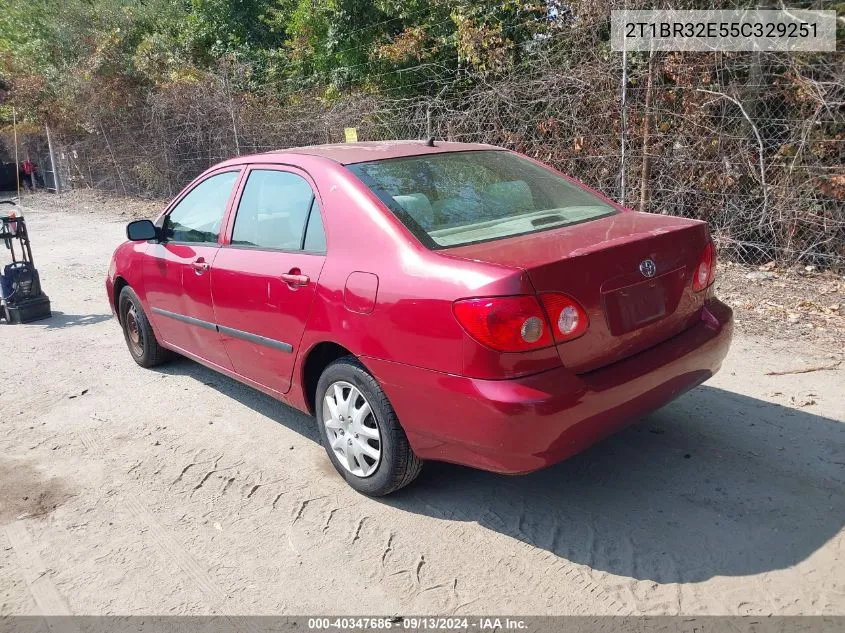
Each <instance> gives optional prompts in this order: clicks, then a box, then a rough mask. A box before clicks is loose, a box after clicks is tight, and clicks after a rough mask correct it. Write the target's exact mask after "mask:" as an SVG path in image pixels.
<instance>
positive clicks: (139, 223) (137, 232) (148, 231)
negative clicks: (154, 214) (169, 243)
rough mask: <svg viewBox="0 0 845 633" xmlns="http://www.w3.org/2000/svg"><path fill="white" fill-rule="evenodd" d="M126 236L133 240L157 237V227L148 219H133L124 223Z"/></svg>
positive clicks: (141, 240)
mask: <svg viewBox="0 0 845 633" xmlns="http://www.w3.org/2000/svg"><path fill="white" fill-rule="evenodd" d="M126 237H127V238H128V239H130V240H132V241H133V242H146V241H147V240H155V239H158V229H156V227H155V224H153V223H152V222H150V221H149V220H133V221H132V222H130V223H129V224H127V225H126Z"/></svg>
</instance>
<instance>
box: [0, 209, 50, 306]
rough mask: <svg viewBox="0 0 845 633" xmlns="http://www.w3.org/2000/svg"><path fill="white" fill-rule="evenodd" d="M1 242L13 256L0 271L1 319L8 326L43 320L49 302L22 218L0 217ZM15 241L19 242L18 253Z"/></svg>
mask: <svg viewBox="0 0 845 633" xmlns="http://www.w3.org/2000/svg"><path fill="white" fill-rule="evenodd" d="M3 202H8V203H9V204H11V202H9V201H5V200H4V201H3ZM0 240H2V242H3V244H4V245H5V246H6V248H7V249H9V251H11V254H12V263H11V264H7V265H5V266H4V267H3V269H2V271H0V302H2V305H0V318H5V319H6V322H7V323H28V322H30V321H37V320H38V319H46V318H47V317H49V316H50V299H49V298H48V297H47V295H46V294H44V292H43V291H42V290H41V280H40V279H39V277H38V271H37V270H36V269H35V264H34V263H33V261H32V248H31V247H30V245H29V235H28V234H27V232H26V221H25V220H24V219H23V217H22V216H17V215H16V214H15V213H14V212H12V213H10V214H9V215H0ZM15 242H17V243H18V249H17V251H16V250H15Z"/></svg>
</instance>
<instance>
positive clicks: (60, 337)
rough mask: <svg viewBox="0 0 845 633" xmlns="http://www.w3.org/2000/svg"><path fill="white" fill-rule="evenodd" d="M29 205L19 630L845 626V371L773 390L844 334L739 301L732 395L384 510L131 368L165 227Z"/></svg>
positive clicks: (7, 515) (254, 408) (9, 487)
mask: <svg viewBox="0 0 845 633" xmlns="http://www.w3.org/2000/svg"><path fill="white" fill-rule="evenodd" d="M28 204H29V205H30V207H31V209H29V210H28V211H27V217H28V220H29V226H30V233H31V236H32V240H33V248H34V252H35V259H36V262H37V263H38V267H39V270H40V272H41V276H42V281H43V284H44V287H45V289H46V291H47V292H48V293H49V295H50V298H51V300H52V304H53V310H54V316H53V317H52V318H51V319H49V320H46V321H43V322H40V323H33V324H28V325H25V326H14V327H13V326H7V325H2V326H0V353H2V355H3V356H2V357H3V361H4V363H3V364H4V369H5V371H4V372H3V381H2V382H0V615H5V614H35V613H54V614H68V613H71V614H210V613H225V614H259V613H260V614H280V613H290V614H315V613H324V614H332V613H347V614H391V615H393V614H412V613H417V614H419V613H438V614H446V613H455V614H470V613H474V614H761V615H762V614H845V565H843V563H845V539H844V538H843V534H845V532H843V523H845V496H843V494H842V492H843V484H845V425H843V420H845V399H843V398H842V385H843V380H842V377H843V367H842V366H840V367H838V368H833V369H816V370H814V371H807V372H806V373H787V374H784V375H769V373H770V372H784V371H786V372H794V371H796V370H812V369H814V368H818V367H829V366H831V365H834V364H835V363H836V362H837V361H838V360H839V359H840V357H841V354H842V351H841V350H842V347H841V345H837V343H836V341H837V340H838V339H837V338H836V336H837V334H841V332H839V333H837V332H835V330H836V329H837V328H841V322H838V321H835V319H837V318H839V317H838V314H839V313H837V314H834V312H837V311H834V310H832V309H831V312H830V313H824V312H822V314H826V315H827V316H829V317H830V319H827V320H824V323H830V324H831V325H825V326H824V329H830V330H834V334H831V335H830V336H826V335H825V336H818V335H816V334H811V335H801V336H800V337H798V338H795V337H792V335H791V334H789V335H787V334H783V333H781V332H780V329H782V328H781V327H780V326H777V325H773V326H772V327H768V326H766V327H764V326H763V325H761V324H763V323H768V321H767V320H766V319H758V318H757V317H755V314H756V312H755V309H754V308H753V307H750V308H746V307H744V306H745V304H743V305H742V306H740V312H739V316H740V328H741V329H740V332H739V334H738V335H737V337H736V339H735V342H734V345H733V348H732V351H731V353H730V355H729V357H728V359H727V361H726V363H725V366H724V368H723V370H722V372H721V373H720V374H719V375H718V376H716V377H715V378H713V379H712V380H710V381H709V382H708V383H707V384H706V385H704V386H702V387H700V388H698V389H696V390H694V391H692V392H691V393H689V394H687V395H685V396H684V397H682V398H681V399H680V400H678V401H677V402H675V403H673V404H672V405H670V406H667V407H665V408H664V409H662V410H661V411H659V412H657V413H655V414H653V415H651V416H649V417H648V418H647V419H645V420H644V421H642V422H641V423H640V424H638V425H635V426H633V427H631V428H630V429H628V430H626V431H623V432H622V433H619V434H618V435H616V436H614V437H612V438H610V439H608V440H606V441H604V442H602V443H601V444H599V445H597V446H595V447H593V448H592V449H590V450H589V451H587V452H585V453H583V454H581V455H579V456H577V457H575V458H573V459H571V460H569V461H567V462H564V463H562V464H559V465H557V466H555V467H552V468H549V469H546V470H544V471H541V472H538V473H535V474H533V475H529V476H524V477H504V476H497V475H492V474H488V473H482V472H477V471H473V470H470V469H467V468H461V467H457V466H451V465H447V464H434V463H432V464H428V465H427V466H426V468H425V469H424V471H423V474H422V476H421V477H420V479H419V480H417V482H416V483H415V484H414V485H413V486H411V487H410V488H408V489H405V490H404V491H402V492H400V493H398V494H396V495H393V496H391V497H389V498H386V499H382V500H373V499H368V498H366V497H363V496H361V495H358V494H356V493H355V492H353V491H352V490H351V489H350V488H348V487H347V486H346V485H345V484H344V483H343V482H342V481H341V480H340V478H339V477H338V476H336V474H335V473H334V471H333V469H332V467H331V465H330V463H329V461H328V459H327V457H326V455H325V453H324V451H323V449H322V448H321V447H320V446H319V445H318V443H317V435H316V432H315V429H314V424H313V421H312V420H311V419H310V418H308V417H306V416H305V415H302V414H300V413H297V412H295V411H293V410H291V409H289V408H287V407H285V406H284V405H282V404H280V403H278V402H276V401H274V400H273V399H271V398H269V397H267V396H264V395H263V394H260V393H258V392H256V391H253V390H252V389H249V388H247V387H244V386H242V385H240V384H238V383H236V382H234V381H232V380H230V379H228V378H225V377H223V376H221V375H218V374H215V373H214V372H212V371H210V370H207V369H205V368H203V367H202V366H200V365H197V364H195V363H192V362H190V361H187V360H177V361H175V362H173V363H171V364H169V365H166V366H163V367H161V368H158V369H156V370H144V369H141V368H140V367H138V366H137V365H135V363H134V362H132V360H131V358H130V357H129V354H128V352H127V351H126V349H125V346H124V342H123V340H122V337H121V333H120V330H119V328H118V325H117V323H116V321H115V320H114V319H112V317H111V315H110V313H109V309H108V305H107V302H106V298H105V296H104V287H103V279H104V277H105V274H106V268H107V266H108V261H109V257H110V255H111V252H112V250H113V248H114V247H115V246H116V245H117V244H118V243H119V242H120V241H121V239H122V238H123V235H124V229H123V224H124V222H125V221H126V219H127V218H128V217H135V216H138V215H145V214H150V212H151V211H152V210H154V209H155V208H157V205H147V204H146V203H137V202H136V203H134V204H135V205H136V206H135V207H131V205H129V203H123V202H119V201H115V200H111V199H107V198H94V197H91V196H87V197H86V196H84V195H78V194H72V195H70V196H63V197H60V198H55V197H54V198H47V197H46V196H43V195H40V196H35V197H32V198H30V199H29V200H28ZM86 206H87V207H88V208H85V207H86ZM121 213H123V214H124V215H121ZM748 272H750V271H746V272H738V273H736V274H734V273H733V272H731V273H729V274H728V275H727V279H728V280H731V279H733V281H732V282H731V283H734V284H735V285H736V287H735V288H734V289H733V290H731V291H729V292H728V294H729V295H731V296H732V301H734V302H737V301H741V300H742V299H743V297H738V295H739V293H740V290H741V286H742V285H743V282H742V279H743V278H742V277H741V276H740V275H744V274H747V273H748ZM775 274H776V275H777V276H778V278H770V279H767V280H764V281H759V282H757V281H755V282H754V283H755V284H757V283H759V284H761V285H762V284H764V283H772V282H775V281H777V282H781V281H783V283H785V284H788V283H791V282H790V281H789V279H786V280H784V279H781V278H780V276H781V273H780V272H777V271H775ZM783 276H784V277H787V275H786V274H785V273H784V274H783ZM720 283H721V284H724V282H720ZM824 283H826V284H838V283H839V280H837V279H836V278H833V277H832V278H830V279H827V278H826V277H825V281H824ZM799 285H800V284H799ZM723 288H724V286H723ZM781 290H782V292H780V294H778V299H772V301H776V302H777V303H779V304H781V305H783V306H784V308H783V309H782V312H784V316H783V320H784V321H787V320H789V319H790V318H792V319H793V320H794V318H793V317H789V314H792V313H793V308H792V306H791V304H789V305H787V303H786V302H785V299H784V297H785V296H786V295H787V294H788V293H787V291H786V290H784V289H781ZM760 292H761V293H762V292H763V291H760ZM836 292H840V293H841V286H839V290H838V291H836ZM764 294H765V296H769V294H768V293H764ZM834 294H835V293H834ZM761 296H762V295H761ZM761 300H762V299H761ZM791 300H792V299H791V298H790V299H789V301H791ZM814 300H816V301H817V303H818V305H819V306H821V308H822V309H824V308H825V307H826V306H828V309H830V308H829V306H830V305H833V304H835V303H836V302H837V301H839V299H831V300H830V301H829V302H828V298H827V297H825V298H824V300H823V301H820V300H818V297H815V299H814ZM751 301H752V299H749V303H750V302H751ZM778 310H780V308H779V309H778ZM766 314H768V312H766ZM778 314H780V313H779V312H778ZM819 318H822V317H819ZM755 319H756V320H755ZM818 322H819V323H821V322H822V321H818ZM793 325H794V324H793ZM817 329H818V326H817V325H814V327H813V330H817Z"/></svg>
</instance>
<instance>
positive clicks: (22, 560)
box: [4, 521, 79, 633]
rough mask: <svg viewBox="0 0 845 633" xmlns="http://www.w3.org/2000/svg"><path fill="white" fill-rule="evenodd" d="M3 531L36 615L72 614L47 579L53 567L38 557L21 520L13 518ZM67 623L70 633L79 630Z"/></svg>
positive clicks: (51, 582) (60, 595)
mask: <svg viewBox="0 0 845 633" xmlns="http://www.w3.org/2000/svg"><path fill="white" fill-rule="evenodd" d="M4 531H5V533H6V538H7V539H8V541H9V544H10V545H11V546H12V549H13V550H14V552H15V556H16V557H17V561H18V565H17V566H18V569H19V570H20V572H21V574H22V576H23V579H24V581H25V582H26V584H27V587H28V588H29V591H30V593H31V594H32V598H33V600H35V604H36V605H37V606H38V612H39V615H59V616H60V615H72V612H71V610H70V607H69V606H68V604H67V602H66V601H65V599H64V597H63V596H62V594H61V593H59V590H58V589H56V586H55V585H54V584H53V581H52V580H51V579H50V573H51V572H52V571H53V570H51V569H50V568H49V567H47V565H45V564H44V561H43V560H41V556H40V555H39V554H38V550H37V549H36V547H35V543H34V542H33V540H32V537H31V536H30V535H29V532H28V531H27V529H26V524H25V523H24V521H14V522H12V523H10V524H8V525H7V526H6V527H5V530H4ZM68 626H69V629H67V630H70V631H71V633H73V632H75V631H78V630H79V629H78V628H77V627H76V625H75V624H74V623H73V622H72V621H68Z"/></svg>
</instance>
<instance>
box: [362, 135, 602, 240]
mask: <svg viewBox="0 0 845 633" xmlns="http://www.w3.org/2000/svg"><path fill="white" fill-rule="evenodd" d="M347 168H348V169H349V170H351V171H352V172H353V173H354V174H355V175H356V176H357V177H358V178H359V179H360V180H361V181H362V182H363V183H364V184H365V185H366V186H367V187H369V188H370V189H371V190H372V191H373V193H375V194H376V196H378V197H379V199H380V200H381V201H382V202H384V203H385V204H386V205H387V207H388V208H390V210H391V211H393V213H394V214H395V215H396V216H397V217H398V218H399V219H400V220H401V221H402V222H403V223H404V224H405V226H407V227H408V228H409V229H410V230H411V231H412V232H413V233H414V234H415V235H416V236H417V237H418V238H419V239H420V240H421V241H422V242H423V243H424V244H425V245H426V246H428V247H429V248H446V247H449V246H460V245H464V244H472V243H475V242H484V241H489V240H497V239H502V238H506V237H512V236H514V235H524V234H526V233H535V232H538V231H544V230H548V229H553V228H558V227H561V226H566V225H569V224H578V223H580V222H587V221H589V220H595V219H597V218H602V217H605V216H608V215H612V214H614V213H616V212H617V211H616V209H615V208H614V207H613V206H611V205H610V204H608V203H606V202H604V201H603V200H601V199H600V198H598V197H596V196H595V195H593V194H591V193H590V192H588V191H586V190H584V189H582V188H581V187H579V186H577V185H575V184H573V183H571V182H569V181H568V180H567V179H566V178H563V177H561V176H559V175H558V174H556V173H554V172H553V171H551V170H548V169H545V168H543V167H541V166H539V165H537V164H535V163H533V162H532V161H529V160H527V159H525V158H522V157H520V156H519V155H517V154H512V153H510V152H504V151H495V150H490V151H472V152H448V153H443V154H429V155H426V156H411V157H407V158H393V159H387V160H377V161H372V162H366V163H357V164H353V165H348V166H347Z"/></svg>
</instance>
